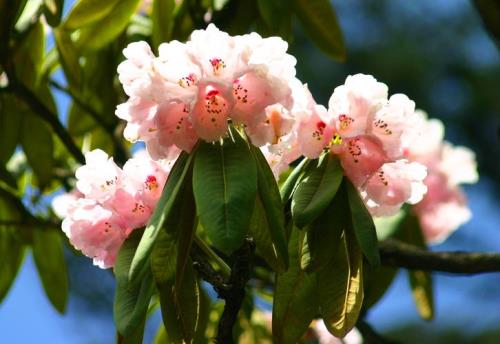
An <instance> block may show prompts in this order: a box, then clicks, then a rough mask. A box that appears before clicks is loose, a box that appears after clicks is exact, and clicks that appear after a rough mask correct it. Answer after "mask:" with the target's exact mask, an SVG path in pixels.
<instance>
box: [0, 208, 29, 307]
mask: <svg viewBox="0 0 500 344" xmlns="http://www.w3.org/2000/svg"><path fill="white" fill-rule="evenodd" d="M3 202H4V201H3V200H1V199H0V209H1V210H2V212H3V211H5V210H7V207H4V204H3ZM2 215H3V214H2ZM0 219H1V220H6V219H5V218H4V217H3V216H2V217H1V218H0ZM15 230H16V229H15V228H7V227H5V226H2V227H0V257H2V268H1V269H0V302H2V300H3V298H4V297H5V296H6V295H7V292H8V291H9V289H10V287H11V285H12V284H13V282H14V280H15V278H16V275H17V272H18V271H19V268H20V267H21V263H22V261H23V258H24V246H23V245H22V243H21V241H20V240H19V238H17V237H16V235H15Z"/></svg>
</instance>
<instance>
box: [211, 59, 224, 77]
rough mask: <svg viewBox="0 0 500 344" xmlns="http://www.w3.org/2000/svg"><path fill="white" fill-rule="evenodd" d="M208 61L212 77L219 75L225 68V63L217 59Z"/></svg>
mask: <svg viewBox="0 0 500 344" xmlns="http://www.w3.org/2000/svg"><path fill="white" fill-rule="evenodd" d="M209 61H210V64H211V65H212V69H213V72H214V75H219V73H220V71H221V70H222V69H224V68H226V63H225V62H224V61H223V60H222V59H220V58H218V57H214V58H212V59H210V60H209Z"/></svg>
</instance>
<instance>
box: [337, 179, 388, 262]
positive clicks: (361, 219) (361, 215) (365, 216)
mask: <svg viewBox="0 0 500 344" xmlns="http://www.w3.org/2000/svg"><path fill="white" fill-rule="evenodd" d="M344 181H345V182H344V185H345V187H346V188H347V198H348V199H349V207H350V209H351V222H352V227H353V229H354V233H356V238H357V239H358V243H359V246H360V247H361V250H362V251H363V254H364V255H365V257H366V259H367V260H368V262H369V263H370V264H371V265H374V266H378V265H380V256H379V253H378V240H377V231H376V229H375V224H374V223H373V218H372V216H371V215H370V213H369V212H368V210H367V209H366V207H365V205H364V203H363V201H362V200H361V198H360V196H359V193H358V190H356V188H355V187H354V185H352V183H351V182H350V181H349V180H348V179H347V178H345V179H344Z"/></svg>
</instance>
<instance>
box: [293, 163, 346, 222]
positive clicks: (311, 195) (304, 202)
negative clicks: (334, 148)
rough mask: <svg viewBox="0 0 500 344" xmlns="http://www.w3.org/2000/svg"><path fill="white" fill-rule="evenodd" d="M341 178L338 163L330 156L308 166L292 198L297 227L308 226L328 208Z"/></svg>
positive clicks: (341, 173)
mask: <svg viewBox="0 0 500 344" xmlns="http://www.w3.org/2000/svg"><path fill="white" fill-rule="evenodd" d="M342 177H343V170H342V167H341V166H340V162H339V160H338V159H337V158H335V157H333V156H332V155H331V154H324V155H322V156H321V157H320V158H319V159H318V160H316V161H313V162H312V163H311V164H309V166H308V167H307V169H305V173H304V176H303V177H302V179H301V181H300V183H299V184H298V186H297V189H296V190H295V192H294V194H293V197H292V217H293V220H294V222H295V224H296V225H297V227H299V228H302V227H304V226H306V225H308V224H309V223H311V222H312V221H314V219H316V218H317V217H318V216H319V215H320V214H321V213H322V212H323V211H324V210H325V209H326V207H328V204H330V202H331V201H332V200H333V197H335V194H336V193H337V190H338V188H339V186H340V183H341V182H342Z"/></svg>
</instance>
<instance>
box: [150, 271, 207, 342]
mask: <svg viewBox="0 0 500 344" xmlns="http://www.w3.org/2000/svg"><path fill="white" fill-rule="evenodd" d="M157 289H158V294H159V296H160V305H161V314H162V318H163V324H164V326H165V329H166V332H167V335H168V339H169V340H170V343H190V342H191V341H192V339H193V337H194V336H195V334H196V331H197V325H198V314H199V307H200V290H199V286H198V281H197V279H196V276H195V274H194V269H193V267H192V264H187V265H186V269H185V273H184V278H183V279H182V282H181V284H180V286H179V287H177V288H176V287H175V284H174V283H173V282H172V281H167V282H165V283H157Z"/></svg>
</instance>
